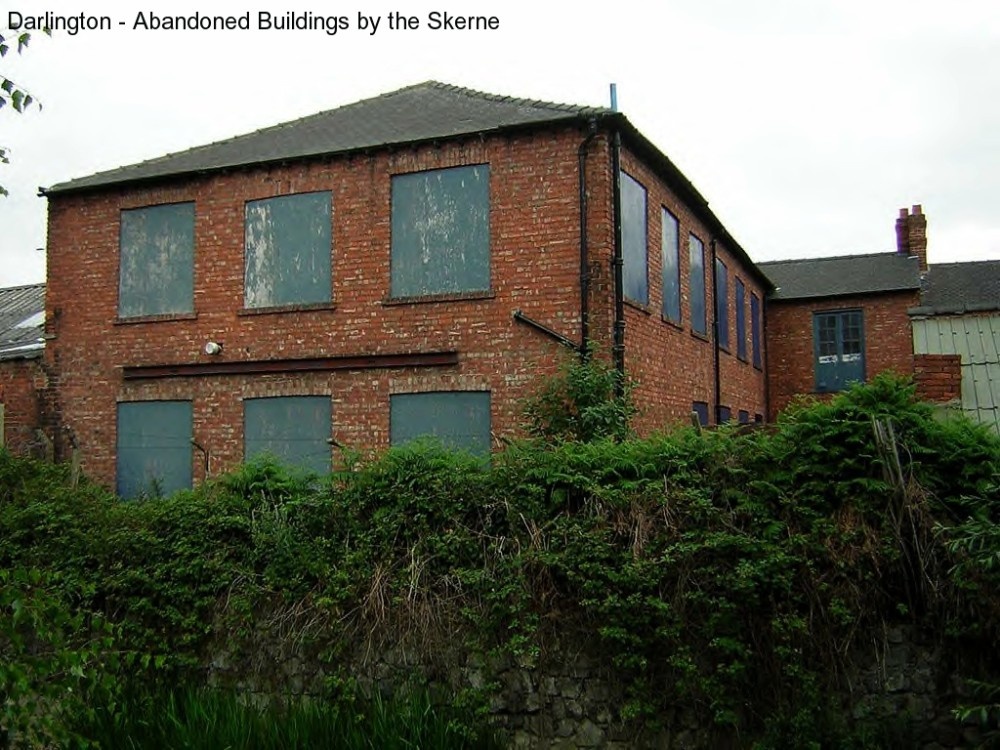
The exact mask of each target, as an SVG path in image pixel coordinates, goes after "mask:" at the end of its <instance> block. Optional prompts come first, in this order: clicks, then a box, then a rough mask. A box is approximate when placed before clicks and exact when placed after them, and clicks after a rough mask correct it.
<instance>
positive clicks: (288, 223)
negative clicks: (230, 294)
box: [243, 192, 333, 308]
mask: <svg viewBox="0 0 1000 750" xmlns="http://www.w3.org/2000/svg"><path fill="white" fill-rule="evenodd" d="M331 204H332V200H331V195H330V193H329V192H321V193H301V194H298V195H281V196H278V197H276V198H265V199H263V200H256V201H248V202H247V204H246V221H245V245H244V247H245V253H244V265H245V274H244V286H243V290H244V291H243V304H244V306H245V307H247V308H261V307H280V306H283V305H308V304H320V303H323V302H329V301H330V265H331V258H330V253H331V247H332V243H331V239H330V232H331V228H330V225H331V215H332V210H333V209H332V205H331Z"/></svg>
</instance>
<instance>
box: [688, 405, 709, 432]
mask: <svg viewBox="0 0 1000 750" xmlns="http://www.w3.org/2000/svg"><path fill="white" fill-rule="evenodd" d="M691 411H693V412H694V413H695V414H697V415H698V423H699V424H700V425H701V426H702V427H707V426H708V404H707V403H706V402H704V401H695V402H693V403H692V404H691Z"/></svg>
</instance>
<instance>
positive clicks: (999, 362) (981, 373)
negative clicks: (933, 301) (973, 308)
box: [913, 315, 1000, 434]
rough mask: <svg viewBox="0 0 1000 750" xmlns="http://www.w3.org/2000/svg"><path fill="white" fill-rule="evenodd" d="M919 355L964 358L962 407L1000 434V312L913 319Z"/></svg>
mask: <svg viewBox="0 0 1000 750" xmlns="http://www.w3.org/2000/svg"><path fill="white" fill-rule="evenodd" d="M913 352H914V353H915V354H958V355H960V356H961V357H962V410H963V411H964V412H965V413H966V414H968V415H969V417H971V418H972V419H975V420H976V421H978V422H982V423H983V424H988V425H991V426H992V427H993V429H994V430H996V431H997V433H998V434H1000V315H954V316H936V317H933V318H926V319H924V320H914V321H913Z"/></svg>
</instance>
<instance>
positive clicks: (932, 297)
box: [910, 260, 1000, 315]
mask: <svg viewBox="0 0 1000 750" xmlns="http://www.w3.org/2000/svg"><path fill="white" fill-rule="evenodd" d="M992 310H1000V260H983V261H971V262H967V263H941V264H935V265H932V266H931V267H930V269H929V270H928V272H927V275H926V276H925V277H924V289H923V293H922V294H921V295H920V306H919V307H916V308H913V309H911V310H910V313H911V314H913V315H961V314H963V313H972V312H987V311H992Z"/></svg>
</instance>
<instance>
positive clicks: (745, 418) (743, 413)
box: [739, 409, 750, 424]
mask: <svg viewBox="0 0 1000 750" xmlns="http://www.w3.org/2000/svg"><path fill="white" fill-rule="evenodd" d="M739 420H740V424H750V412H748V411H747V410H746V409H740V412H739Z"/></svg>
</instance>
